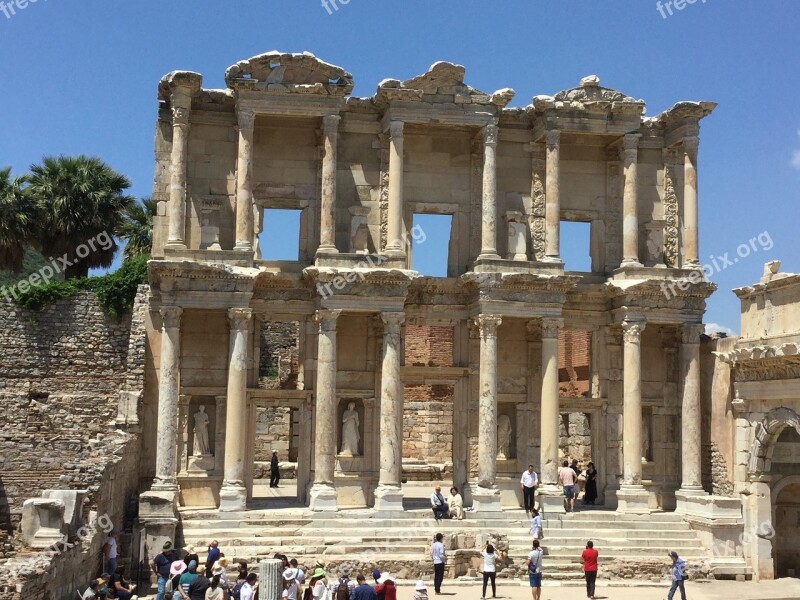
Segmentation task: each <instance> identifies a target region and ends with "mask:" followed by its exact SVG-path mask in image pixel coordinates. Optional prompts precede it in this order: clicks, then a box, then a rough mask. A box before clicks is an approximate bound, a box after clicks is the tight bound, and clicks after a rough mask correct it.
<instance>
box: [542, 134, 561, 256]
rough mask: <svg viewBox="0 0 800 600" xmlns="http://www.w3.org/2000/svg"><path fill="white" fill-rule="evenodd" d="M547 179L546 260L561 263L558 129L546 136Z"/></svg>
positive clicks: (559, 136) (559, 137)
mask: <svg viewBox="0 0 800 600" xmlns="http://www.w3.org/2000/svg"><path fill="white" fill-rule="evenodd" d="M545 136H546V140H545V141H546V145H547V156H546V162H547V164H546V167H545V168H546V171H547V172H546V179H545V228H546V230H547V233H546V240H545V260H548V261H552V262H560V261H561V245H560V244H561V242H560V235H561V181H560V176H561V132H560V131H558V130H556V129H551V130H549V131H548V132H547V133H546V134H545Z"/></svg>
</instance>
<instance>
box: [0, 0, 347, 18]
mask: <svg viewBox="0 0 800 600" xmlns="http://www.w3.org/2000/svg"><path fill="white" fill-rule="evenodd" d="M38 1H39V0H0V12H2V13H3V14H4V15H5V16H6V19H10V18H11V17H14V16H16V14H17V12H18V11H21V10H25V9H26V8H28V7H29V6H30V5H31V4H36V3H37V2H38ZM42 1H43V2H47V0H42ZM348 1H349V0H348Z"/></svg>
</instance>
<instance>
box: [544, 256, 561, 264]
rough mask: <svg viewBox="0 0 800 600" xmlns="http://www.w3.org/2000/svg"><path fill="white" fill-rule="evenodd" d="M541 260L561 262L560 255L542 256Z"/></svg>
mask: <svg viewBox="0 0 800 600" xmlns="http://www.w3.org/2000/svg"><path fill="white" fill-rule="evenodd" d="M541 262H544V263H563V262H564V261H563V260H561V257H560V256H543V257H542V260H541Z"/></svg>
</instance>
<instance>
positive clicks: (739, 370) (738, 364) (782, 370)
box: [715, 343, 800, 382]
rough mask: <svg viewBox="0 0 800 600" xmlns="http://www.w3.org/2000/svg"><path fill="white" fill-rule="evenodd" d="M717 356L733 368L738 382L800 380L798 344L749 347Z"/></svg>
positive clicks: (799, 350)
mask: <svg viewBox="0 0 800 600" xmlns="http://www.w3.org/2000/svg"><path fill="white" fill-rule="evenodd" d="M715 354H716V356H717V357H718V358H719V359H720V360H722V361H724V362H726V363H728V364H730V365H731V366H732V367H733V371H734V379H735V381H737V382H743V381H769V380H780V379H800V345H798V344H796V343H785V344H781V345H780V346H778V345H773V346H766V345H759V346H749V347H742V348H736V349H735V350H733V351H731V352H717V353H715Z"/></svg>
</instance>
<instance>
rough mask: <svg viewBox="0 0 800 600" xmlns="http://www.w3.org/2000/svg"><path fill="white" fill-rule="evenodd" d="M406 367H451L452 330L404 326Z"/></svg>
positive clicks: (439, 327) (435, 326)
mask: <svg viewBox="0 0 800 600" xmlns="http://www.w3.org/2000/svg"><path fill="white" fill-rule="evenodd" d="M405 333H406V336H405V346H406V353H405V359H406V362H405V364H406V366H411V367H414V366H416V367H452V366H453V328H452V327H442V326H437V325H406V332H405Z"/></svg>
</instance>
